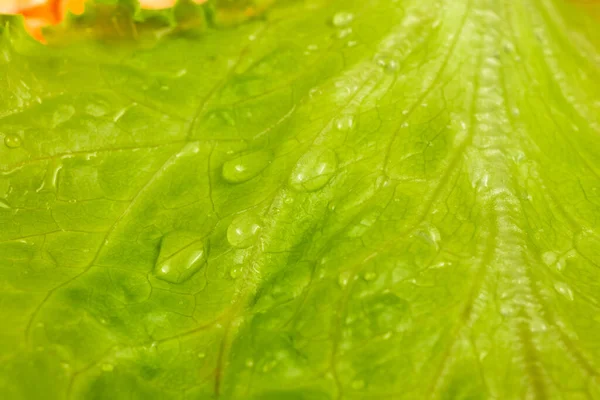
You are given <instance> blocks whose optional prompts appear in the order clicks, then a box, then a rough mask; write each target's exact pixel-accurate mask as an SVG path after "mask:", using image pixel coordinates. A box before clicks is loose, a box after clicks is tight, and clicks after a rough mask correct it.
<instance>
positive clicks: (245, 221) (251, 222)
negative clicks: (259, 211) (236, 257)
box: [227, 212, 261, 249]
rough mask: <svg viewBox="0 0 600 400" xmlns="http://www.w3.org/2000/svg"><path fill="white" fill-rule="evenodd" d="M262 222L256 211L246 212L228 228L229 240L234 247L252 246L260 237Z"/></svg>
mask: <svg viewBox="0 0 600 400" xmlns="http://www.w3.org/2000/svg"><path fill="white" fill-rule="evenodd" d="M260 229H261V223H260V219H259V218H258V216H257V215H256V214H254V213H251V212H250V213H246V214H243V215H240V216H238V217H237V218H235V219H234V220H233V221H231V224H229V227H228V228H227V240H228V241H229V244H231V245H232V246H233V247H237V248H239V249H245V248H246V247H250V246H251V245H252V244H253V243H254V242H255V241H256V238H257V237H258V233H259V232H260Z"/></svg>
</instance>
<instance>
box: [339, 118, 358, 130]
mask: <svg viewBox="0 0 600 400" xmlns="http://www.w3.org/2000/svg"><path fill="white" fill-rule="evenodd" d="M335 127H336V128H337V129H338V130H340V131H349V130H350V129H352V128H353V127H354V116H352V115H344V116H342V117H340V118H338V119H337V121H335Z"/></svg>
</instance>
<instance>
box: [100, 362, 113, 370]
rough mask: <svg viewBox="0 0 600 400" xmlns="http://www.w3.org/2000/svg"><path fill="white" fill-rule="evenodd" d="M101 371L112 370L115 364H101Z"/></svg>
mask: <svg viewBox="0 0 600 400" xmlns="http://www.w3.org/2000/svg"><path fill="white" fill-rule="evenodd" d="M101 368H102V371H104V372H111V371H112V370H114V369H115V366H114V365H112V364H102V367H101Z"/></svg>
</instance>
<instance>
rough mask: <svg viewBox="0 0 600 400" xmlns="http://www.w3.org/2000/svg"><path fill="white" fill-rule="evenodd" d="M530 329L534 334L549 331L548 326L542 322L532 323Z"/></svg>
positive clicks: (535, 321)
mask: <svg viewBox="0 0 600 400" xmlns="http://www.w3.org/2000/svg"><path fill="white" fill-rule="evenodd" d="M529 328H530V329H531V331H532V332H546V331H547V330H548V326H547V325H546V323H545V322H544V321H542V320H534V321H531V323H530V324H529Z"/></svg>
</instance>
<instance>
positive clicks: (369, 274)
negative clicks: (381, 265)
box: [363, 271, 377, 282]
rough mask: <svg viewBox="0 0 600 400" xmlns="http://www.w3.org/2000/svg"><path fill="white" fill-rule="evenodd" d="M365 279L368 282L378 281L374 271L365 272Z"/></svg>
mask: <svg viewBox="0 0 600 400" xmlns="http://www.w3.org/2000/svg"><path fill="white" fill-rule="evenodd" d="M363 279H364V280H365V281H367V282H371V281H374V280H375V279H377V274H376V273H375V272H373V271H369V272H365V274H364V275H363Z"/></svg>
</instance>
